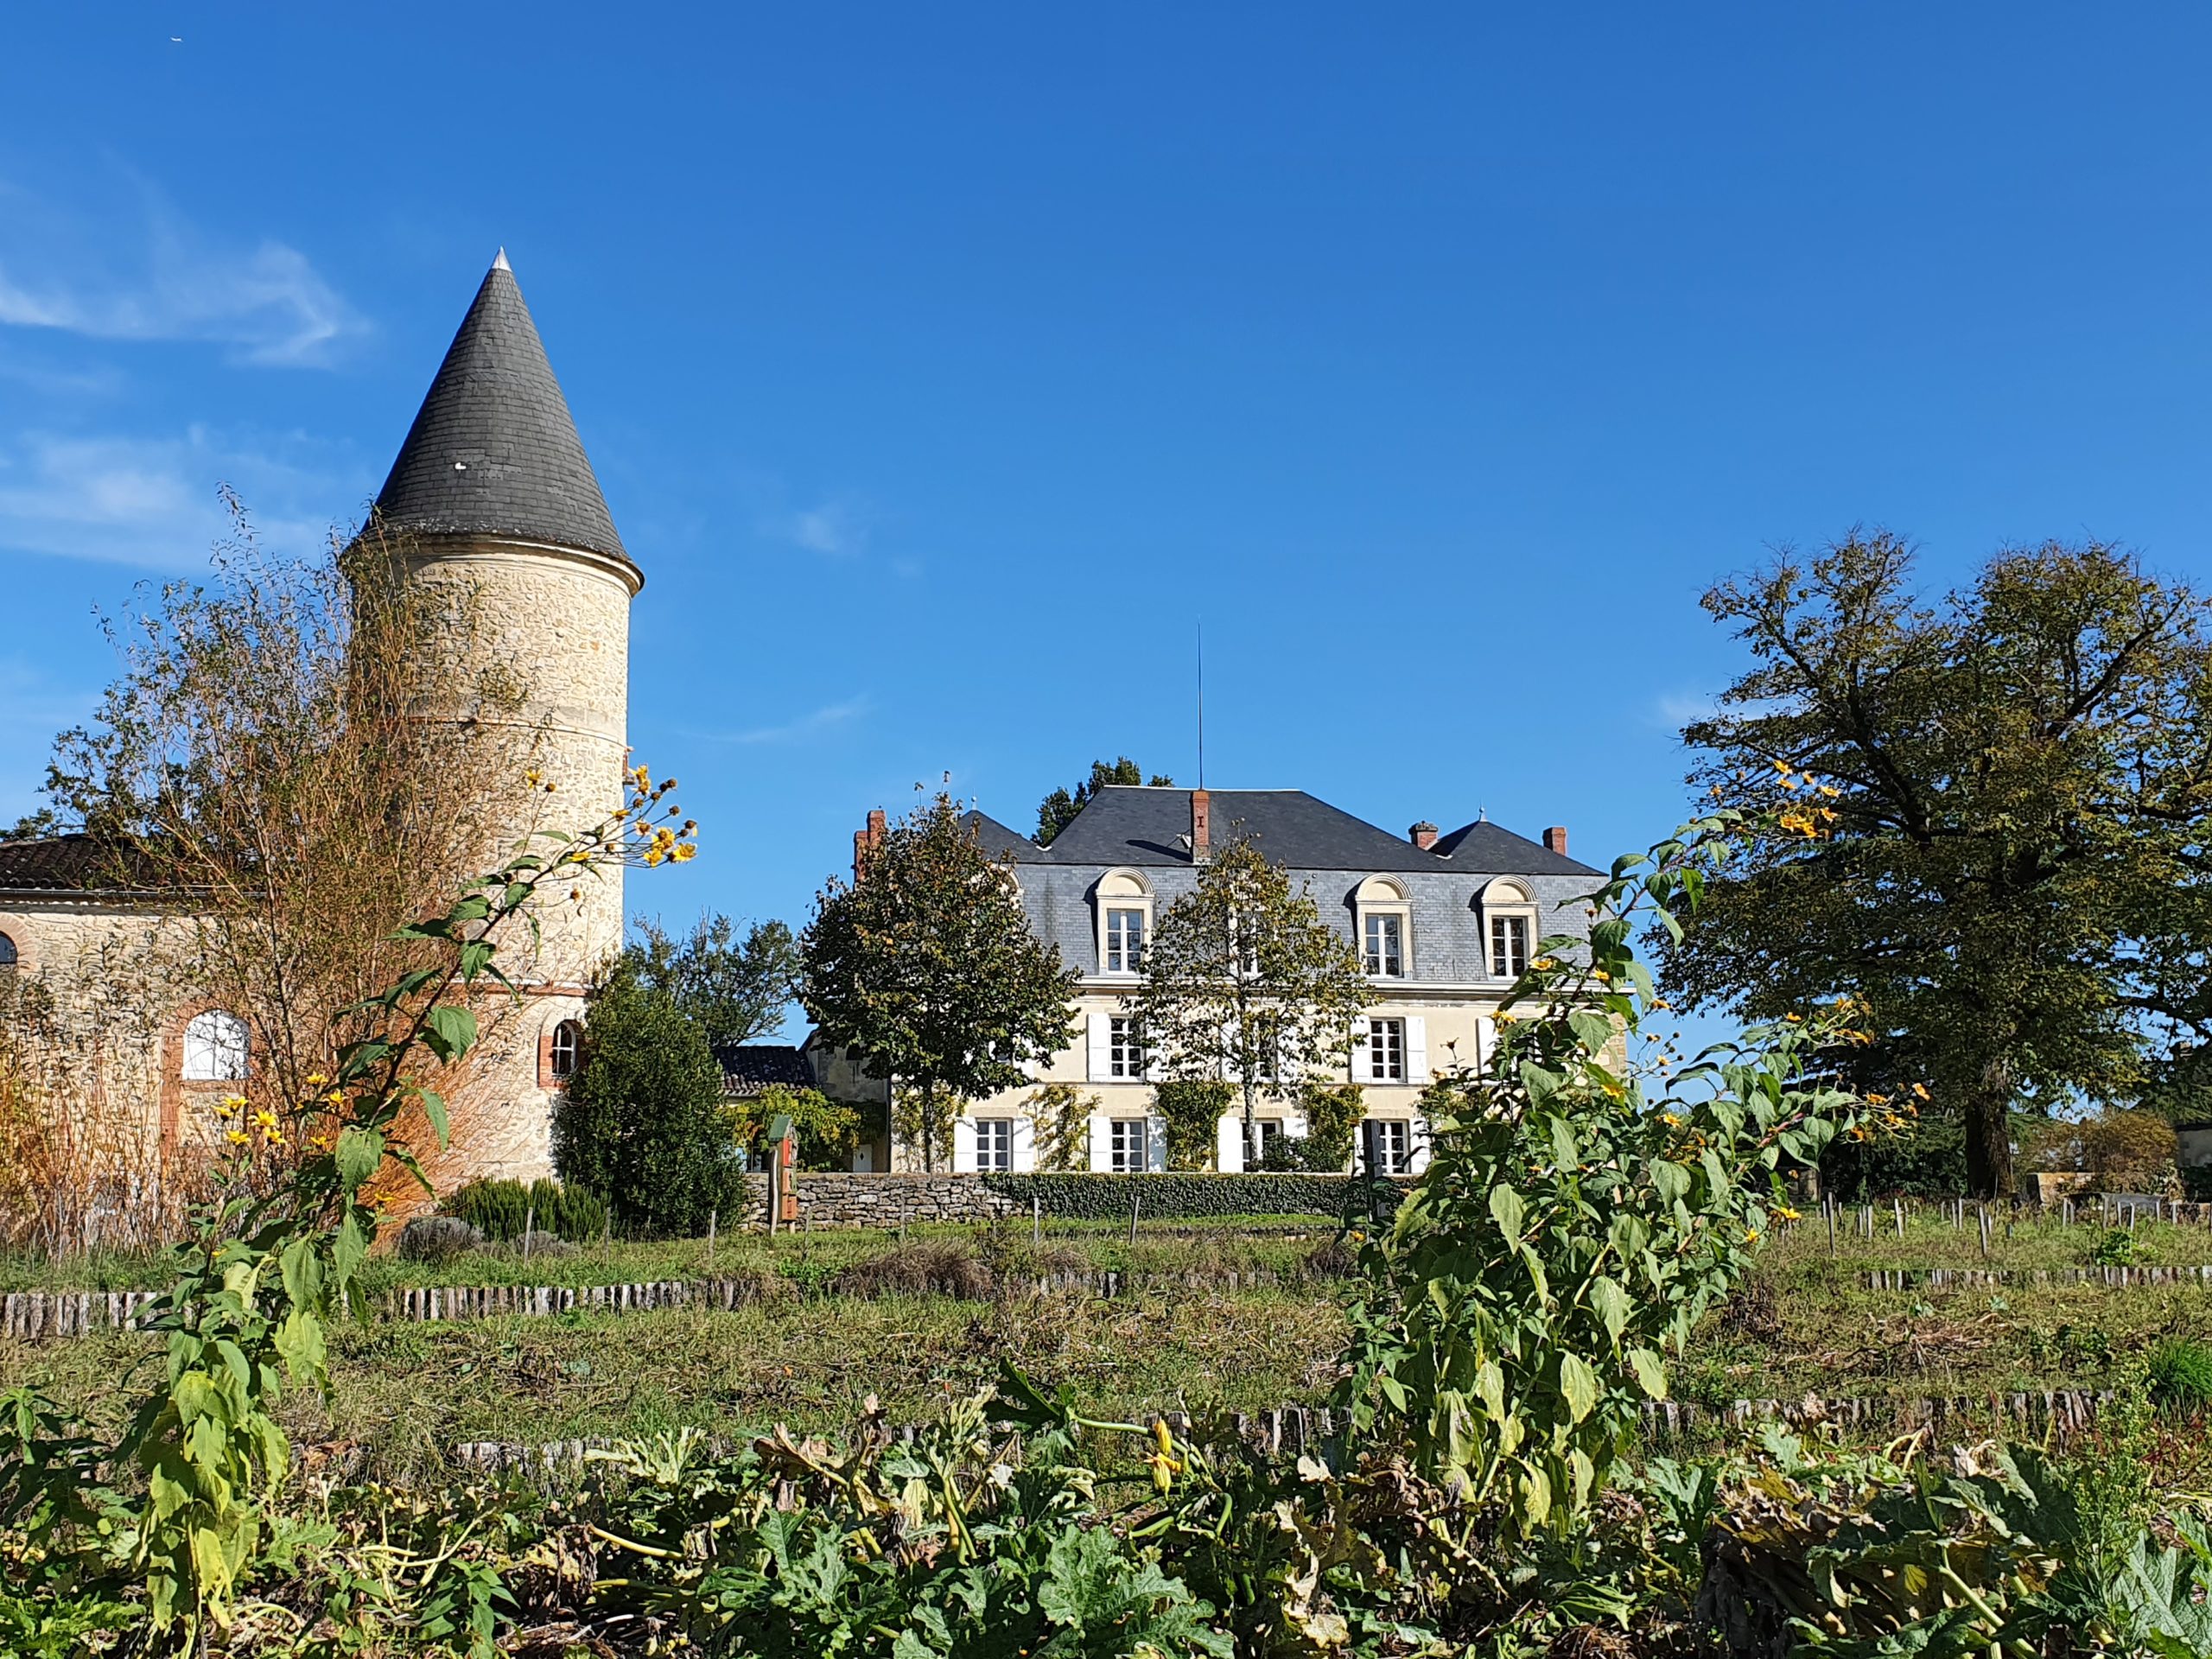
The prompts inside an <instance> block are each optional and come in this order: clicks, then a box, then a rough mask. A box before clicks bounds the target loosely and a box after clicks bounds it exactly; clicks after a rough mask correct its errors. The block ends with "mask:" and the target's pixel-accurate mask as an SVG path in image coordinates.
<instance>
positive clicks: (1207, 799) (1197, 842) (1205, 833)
mask: <svg viewBox="0 0 2212 1659" xmlns="http://www.w3.org/2000/svg"><path fill="white" fill-rule="evenodd" d="M1212 805H1213V798H1212V797H1211V795H1209V794H1207V793H1206V792H1205V791H1204V790H1203V789H1194V790H1192V791H1191V862H1192V863H1193V864H1203V863H1205V861H1206V860H1208V859H1209V858H1211V857H1212V856H1213V821H1212V818H1211V808H1212Z"/></svg>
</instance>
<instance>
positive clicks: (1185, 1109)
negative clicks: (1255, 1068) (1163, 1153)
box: [1152, 1079, 1236, 1169]
mask: <svg viewBox="0 0 2212 1659" xmlns="http://www.w3.org/2000/svg"><path fill="white" fill-rule="evenodd" d="M1152 1097H1153V1103H1154V1106H1155V1107H1156V1108H1157V1109H1158V1110H1159V1113H1160V1120H1161V1122H1163V1123H1164V1124H1165V1125H1166V1130H1167V1166H1168V1168H1170V1169H1205V1168H1206V1167H1207V1166H1209V1165H1211V1163H1212V1162H1213V1159H1214V1153H1215V1152H1216V1150H1217V1147H1218V1145H1219V1137H1220V1135H1221V1120H1222V1118H1223V1116H1224V1115H1225V1114H1226V1113H1227V1112H1228V1110H1229V1109H1230V1105H1231V1104H1232V1103H1234V1102H1235V1100H1236V1090H1233V1089H1231V1088H1230V1086H1229V1085H1228V1084H1225V1083H1223V1082H1220V1081H1219V1080H1217V1079H1206V1080H1203V1081H1198V1082H1178V1083H1163V1084H1160V1086H1159V1087H1157V1088H1156V1089H1154V1090H1153V1091H1152Z"/></svg>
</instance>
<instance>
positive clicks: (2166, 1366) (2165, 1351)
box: [2144, 1337, 2212, 1411]
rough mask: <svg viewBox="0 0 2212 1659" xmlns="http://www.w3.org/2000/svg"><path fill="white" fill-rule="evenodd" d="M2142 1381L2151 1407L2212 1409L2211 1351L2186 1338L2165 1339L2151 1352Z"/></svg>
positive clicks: (2189, 1409) (2178, 1409) (2183, 1409)
mask: <svg viewBox="0 0 2212 1659" xmlns="http://www.w3.org/2000/svg"><path fill="white" fill-rule="evenodd" d="M2144 1382H2145V1386H2146V1388H2147V1389H2148V1390H2149V1393H2150V1395H2151V1402H2152V1404H2153V1405H2158V1406H2164V1407H2165V1408H2168V1409H2169V1410H2177V1411H2202V1410H2203V1409H2204V1408H2206V1407H2207V1406H2212V1348H2207V1347H2206V1346H2205V1345H2204V1344H2202V1343H2201V1342H2195V1341H2192V1340H2190V1338H2187V1337H2168V1338H2165V1339H2164V1341H2162V1342H2160V1343H2159V1344H2158V1346H2156V1347H2155V1348H2153V1349H2152V1350H2151V1359H2150V1363H2149V1365H2148V1367H2147V1368H2146V1370H2145V1374H2144Z"/></svg>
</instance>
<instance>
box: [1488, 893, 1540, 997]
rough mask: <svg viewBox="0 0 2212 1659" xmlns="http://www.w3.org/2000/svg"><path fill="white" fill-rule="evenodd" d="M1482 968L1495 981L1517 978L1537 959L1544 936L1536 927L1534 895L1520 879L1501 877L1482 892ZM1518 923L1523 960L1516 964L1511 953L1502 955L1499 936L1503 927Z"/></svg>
mask: <svg viewBox="0 0 2212 1659" xmlns="http://www.w3.org/2000/svg"><path fill="white" fill-rule="evenodd" d="M1482 908H1483V932H1482V945H1483V967H1484V970H1485V972H1486V973H1487V975H1488V976H1489V977H1490V978H1491V979H1494V980H1514V979H1518V978H1520V977H1521V976H1522V974H1524V973H1526V972H1527V971H1528V969H1529V963H1532V962H1534V961H1535V959H1536V946H1537V943H1538V941H1539V940H1541V938H1543V934H1542V932H1541V931H1540V930H1539V929H1538V927H1537V926H1536V901H1535V896H1534V895H1533V894H1532V893H1530V892H1529V889H1528V888H1527V887H1524V886H1523V885H1522V883H1521V882H1519V881H1517V880H1514V879H1512V878H1511V877H1508V876H1501V877H1499V878H1498V879H1497V880H1495V881H1493V882H1491V884H1490V886H1489V887H1488V888H1487V889H1485V890H1484V893H1483V906H1482ZM1516 924H1517V925H1519V927H1520V930H1521V963H1520V965H1519V966H1518V967H1515V966H1514V964H1513V962H1512V959H1511V957H1510V953H1506V954H1503V955H1501V953H1500V951H1499V949H1498V947H1499V944H1500V943H1501V941H1500V940H1499V938H1498V933H1499V931H1500V930H1501V929H1502V928H1510V927H1512V926H1513V925H1516Z"/></svg>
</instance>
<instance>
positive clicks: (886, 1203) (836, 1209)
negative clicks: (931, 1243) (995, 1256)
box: [745, 1172, 1028, 1227]
mask: <svg viewBox="0 0 2212 1659" xmlns="http://www.w3.org/2000/svg"><path fill="white" fill-rule="evenodd" d="M745 1179H746V1205H745V1223H746V1224H747V1226H750V1227H762V1226H766V1224H767V1219H768V1178H767V1177H766V1175H748V1176H747V1177H746V1178H745ZM798 1207H799V1214H800V1216H801V1217H803V1219H804V1224H806V1225H808V1226H810V1227H899V1226H910V1225H912V1224H916V1223H918V1222H933V1221H988V1220H990V1219H991V1218H992V1217H994V1216H1007V1215H1012V1214H1013V1213H1014V1211H1015V1210H1016V1208H1018V1207H1019V1208H1020V1209H1021V1212H1022V1213H1023V1214H1024V1215H1027V1213H1028V1210H1027V1206H1017V1205H1015V1203H1014V1200H1013V1199H1012V1198H1001V1197H1000V1196H999V1195H998V1194H997V1193H995V1192H992V1191H990V1189H989V1188H988V1187H986V1186H985V1185H983V1184H982V1182H981V1181H979V1180H977V1179H976V1178H975V1177H974V1176H973V1175H851V1174H842V1173H812V1172H802V1173H800V1175H799V1177H798Z"/></svg>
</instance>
